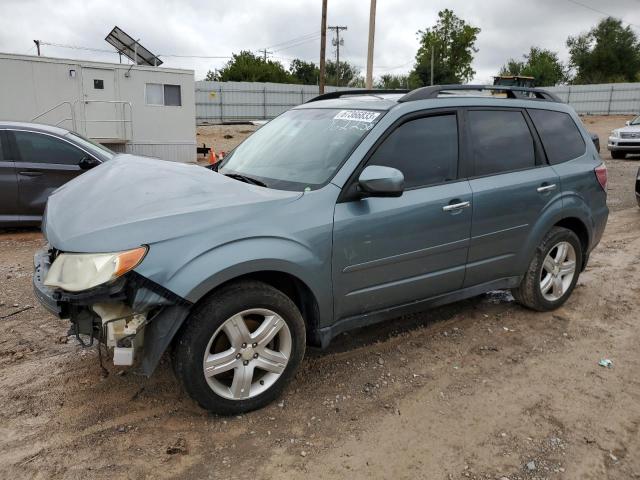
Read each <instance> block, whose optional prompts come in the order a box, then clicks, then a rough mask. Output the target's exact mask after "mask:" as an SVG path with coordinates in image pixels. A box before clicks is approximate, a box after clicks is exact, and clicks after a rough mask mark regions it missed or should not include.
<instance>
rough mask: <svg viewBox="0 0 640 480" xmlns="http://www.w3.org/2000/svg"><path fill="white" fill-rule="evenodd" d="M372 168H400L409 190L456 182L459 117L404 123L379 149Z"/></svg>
mask: <svg viewBox="0 0 640 480" xmlns="http://www.w3.org/2000/svg"><path fill="white" fill-rule="evenodd" d="M369 165H381V166H385V167H393V168H397V169H398V170H400V171H401V172H402V173H403V174H404V181H405V187H406V188H412V187H422V186H426V185H434V184H437V183H443V182H447V181H451V180H455V179H456V177H457V172H458V122H457V119H456V115H454V114H448V115H439V116H434V117H425V118H419V119H416V120H411V121H409V122H407V123H404V124H402V125H401V126H400V127H398V128H397V129H395V130H394V131H393V132H392V133H391V135H389V137H387V139H386V140H385V141H384V142H383V143H382V145H380V146H379V147H378V149H377V150H376V151H375V153H374V154H373V155H372V157H371V159H370V160H369Z"/></svg>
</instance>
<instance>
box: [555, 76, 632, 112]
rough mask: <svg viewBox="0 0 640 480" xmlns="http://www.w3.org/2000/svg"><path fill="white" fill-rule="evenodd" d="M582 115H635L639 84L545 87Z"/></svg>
mask: <svg viewBox="0 0 640 480" xmlns="http://www.w3.org/2000/svg"><path fill="white" fill-rule="evenodd" d="M546 90H549V91H552V92H554V93H555V94H556V95H558V96H559V97H560V98H561V99H562V101H564V102H567V103H568V104H569V105H571V106H572V107H573V108H574V109H575V110H576V112H578V113H579V114H584V115H634V114H635V115H637V114H638V113H640V83H606V84H598V85H565V86H560V87H546Z"/></svg>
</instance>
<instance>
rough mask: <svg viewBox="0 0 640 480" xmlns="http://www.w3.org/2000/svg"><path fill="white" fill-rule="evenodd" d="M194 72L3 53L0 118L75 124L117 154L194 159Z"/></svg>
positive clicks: (70, 126) (0, 59) (0, 55)
mask: <svg viewBox="0 0 640 480" xmlns="http://www.w3.org/2000/svg"><path fill="white" fill-rule="evenodd" d="M194 91H195V84H194V73H193V70H178V69H172V68H160V67H149V66H142V65H133V64H118V63H101V62H89V61H84V60H69V59H60V58H48V57H37V56H29V55H14V54H6V53H0V120H13V121H23V122H37V123H45V124H49V125H57V126H61V127H63V128H67V129H70V130H74V131H76V132H78V133H80V134H82V135H85V136H86V137H89V138H91V139H93V140H95V141H98V142H100V143H102V144H104V145H107V146H108V147H109V148H111V149H112V150H115V151H119V152H127V153H135V154H138V155H147V156H152V157H157V158H162V159H165V160H174V161H181V162H193V161H195V159H196V126H195V125H196V120H195V100H194Z"/></svg>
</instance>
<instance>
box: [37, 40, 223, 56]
mask: <svg viewBox="0 0 640 480" xmlns="http://www.w3.org/2000/svg"><path fill="white" fill-rule="evenodd" d="M40 45H49V46H51V47H58V48H69V49H72V50H86V51H89V52H101V53H112V54H117V53H118V52H117V51H115V50H107V49H105V48H92V47H82V46H79V45H67V44H64V43H53V42H45V41H43V40H41V41H40ZM157 56H158V57H165V58H203V59H228V58H233V57H231V56H230V55H177V54H170V53H162V54H159V55H157Z"/></svg>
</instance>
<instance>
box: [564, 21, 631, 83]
mask: <svg viewBox="0 0 640 480" xmlns="http://www.w3.org/2000/svg"><path fill="white" fill-rule="evenodd" d="M567 47H568V48H569V56H570V62H569V66H570V67H571V68H572V69H574V70H575V77H574V79H573V83H577V84H589V83H612V82H636V81H638V80H640V42H638V37H637V36H636V34H635V33H634V32H633V31H632V30H631V28H630V27H623V26H622V22H621V21H620V20H617V19H615V18H612V17H609V18H606V19H604V20H602V21H601V22H600V23H598V25H596V26H595V27H594V28H592V29H591V30H590V31H588V32H587V33H583V34H581V35H578V36H576V37H569V38H568V39H567Z"/></svg>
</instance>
